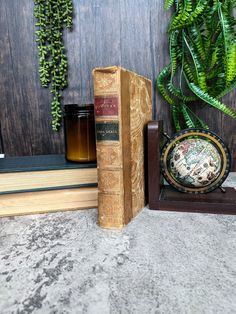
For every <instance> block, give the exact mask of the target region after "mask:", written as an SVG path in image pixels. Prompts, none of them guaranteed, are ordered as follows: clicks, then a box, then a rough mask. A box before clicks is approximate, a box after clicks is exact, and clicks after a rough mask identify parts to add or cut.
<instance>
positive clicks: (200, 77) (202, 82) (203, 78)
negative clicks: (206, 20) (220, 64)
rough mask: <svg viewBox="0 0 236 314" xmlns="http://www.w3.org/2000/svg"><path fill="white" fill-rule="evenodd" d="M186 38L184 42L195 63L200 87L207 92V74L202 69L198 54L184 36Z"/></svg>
mask: <svg viewBox="0 0 236 314" xmlns="http://www.w3.org/2000/svg"><path fill="white" fill-rule="evenodd" d="M183 38H184V42H185V44H186V46H187V48H188V50H189V52H190V54H191V56H192V59H193V63H194V67H195V71H196V74H197V80H198V85H199V86H200V88H201V89H202V90H204V91H207V84H206V74H205V73H204V69H203V67H202V64H201V62H200V60H199V58H198V56H197V54H196V53H195V51H194V48H193V47H191V45H190V43H189V42H188V40H187V38H186V36H185V35H183Z"/></svg>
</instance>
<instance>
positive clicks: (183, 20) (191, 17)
mask: <svg viewBox="0 0 236 314" xmlns="http://www.w3.org/2000/svg"><path fill="white" fill-rule="evenodd" d="M207 4H208V0H199V1H198V3H197V6H196V8H195V10H194V11H193V10H192V8H193V4H192V1H191V0H185V7H184V10H183V12H182V13H181V14H180V15H178V16H176V17H175V18H174V19H173V21H172V23H171V26H170V29H169V30H170V31H174V30H177V29H183V28H185V27H186V26H189V25H192V24H194V23H195V22H196V21H197V19H198V18H199V17H201V15H202V14H203V12H204V11H205V10H206V9H207Z"/></svg>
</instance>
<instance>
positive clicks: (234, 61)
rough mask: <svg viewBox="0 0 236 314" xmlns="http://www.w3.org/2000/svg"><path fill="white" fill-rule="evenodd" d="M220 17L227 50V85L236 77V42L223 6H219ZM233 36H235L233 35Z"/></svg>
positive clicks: (225, 61) (225, 60)
mask: <svg viewBox="0 0 236 314" xmlns="http://www.w3.org/2000/svg"><path fill="white" fill-rule="evenodd" d="M219 16H220V21H221V25H222V32H223V36H224V49H225V59H224V63H225V73H226V85H227V86H228V85H229V84H230V82H231V81H232V80H233V79H234V78H235V76H236V41H235V33H234V28H233V25H232V23H231V22H230V19H229V16H228V14H227V13H226V12H224V10H222V4H221V3H220V4H219ZM232 34H233V35H232Z"/></svg>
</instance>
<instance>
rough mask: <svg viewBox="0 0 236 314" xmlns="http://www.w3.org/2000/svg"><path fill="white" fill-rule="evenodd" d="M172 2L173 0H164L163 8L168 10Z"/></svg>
mask: <svg viewBox="0 0 236 314" xmlns="http://www.w3.org/2000/svg"><path fill="white" fill-rule="evenodd" d="M173 4H174V0H165V10H168V9H169V8H170V7H172V5H173Z"/></svg>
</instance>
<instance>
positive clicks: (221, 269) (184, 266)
mask: <svg viewBox="0 0 236 314" xmlns="http://www.w3.org/2000/svg"><path fill="white" fill-rule="evenodd" d="M233 182H236V176H235V175H232V176H231V178H230V179H229V180H228V184H229V185H232V184H233ZM96 221H97V211H96V210H95V209H91V210H85V211H75V212H63V213H55V214H48V215H46V214H45V215H34V216H24V217H15V218H2V219H0V313H1V314H8V313H14V314H15V313H16V314H25V313H34V314H38V313H50V314H51V313H61V314H62V313H63V314H67V313H75V314H80V313H89V314H90V313H91V314H110V313H111V314H116V313H121V314H126V313H127V314H130V313H132V314H133V313H134V314H136V313H140V314H145V313H148V314H149V313H151V314H152V313H153V314H159V313H163V314H168V313H171V314H172V313H178V314H179V313H190V314H194V313H196V314H200V313H201V314H202V313H206V314H211V313H214V314H218V313H219V314H221V313H222V314H231V313H232V314H233V313H235V308H236V298H235V295H236V277H235V276H236V258H235V256H236V254H235V253H236V252H235V251H236V240H235V239H236V216H226V215H210V214H190V213H169V212H155V211H150V210H148V209H144V210H143V211H142V212H141V213H140V215H138V216H137V217H136V218H135V219H134V220H133V221H132V222H131V223H130V224H129V225H128V226H127V227H125V228H124V229H123V230H121V231H112V230H104V229H100V228H99V227H98V226H97V225H96Z"/></svg>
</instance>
